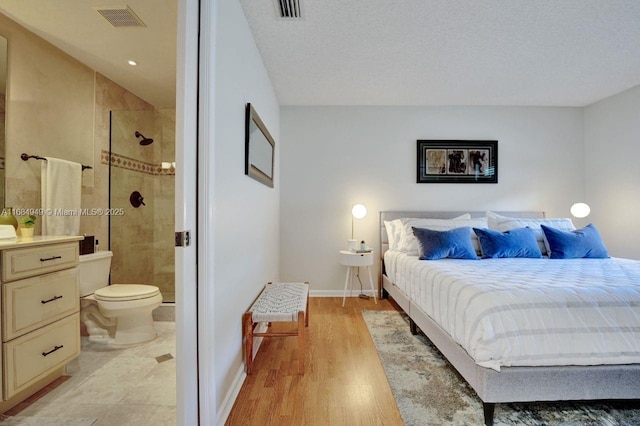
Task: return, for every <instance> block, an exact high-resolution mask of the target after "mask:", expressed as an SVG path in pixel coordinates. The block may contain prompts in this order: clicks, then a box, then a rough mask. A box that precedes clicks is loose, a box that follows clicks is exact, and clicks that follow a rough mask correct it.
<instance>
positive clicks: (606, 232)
mask: <svg viewBox="0 0 640 426" xmlns="http://www.w3.org/2000/svg"><path fill="white" fill-rule="evenodd" d="M584 117H585V126H584V135H585V153H586V155H585V161H586V165H585V171H586V173H585V179H586V202H587V203H589V205H590V206H591V215H590V216H589V219H591V221H592V222H594V223H595V224H596V226H597V227H598V229H599V230H600V233H601V234H602V237H603V239H604V242H605V244H606V245H607V248H608V249H609V252H610V254H611V255H612V256H618V257H629V258H632V259H640V245H638V239H639V238H640V214H639V213H638V211H640V188H639V187H640V165H639V163H638V159H640V86H636V87H634V88H632V89H629V90H627V91H625V92H622V93H620V94H617V95H614V96H611V97H609V98H606V99H604V100H602V101H599V102H597V103H595V104H593V105H590V106H588V107H586V108H585V115H584Z"/></svg>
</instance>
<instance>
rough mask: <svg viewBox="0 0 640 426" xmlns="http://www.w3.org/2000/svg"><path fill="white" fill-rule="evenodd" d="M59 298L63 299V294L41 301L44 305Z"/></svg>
mask: <svg viewBox="0 0 640 426" xmlns="http://www.w3.org/2000/svg"><path fill="white" fill-rule="evenodd" d="M58 299H62V296H53V297H52V298H51V299H49V300H41V301H40V303H42V304H43V305H44V304H46V303H49V302H53V301H54V300H58Z"/></svg>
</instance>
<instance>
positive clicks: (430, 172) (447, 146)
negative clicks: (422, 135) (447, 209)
mask: <svg viewBox="0 0 640 426" xmlns="http://www.w3.org/2000/svg"><path fill="white" fill-rule="evenodd" d="M416 169H417V170H416V171H417V180H416V182H417V183H498V141H495V140H418V141H417V165H416Z"/></svg>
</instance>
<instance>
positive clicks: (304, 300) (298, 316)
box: [242, 282, 309, 374]
mask: <svg viewBox="0 0 640 426" xmlns="http://www.w3.org/2000/svg"><path fill="white" fill-rule="evenodd" d="M260 322H266V323H268V327H270V326H271V323H272V322H297V323H298V328H297V331H281V332H278V331H267V332H266V333H256V332H255V331H254V330H255V328H256V326H257V325H258V323H260ZM308 326H309V283H308V282H304V283H275V284H273V283H268V284H267V285H266V286H265V288H264V290H263V291H262V293H260V296H258V298H257V299H256V301H255V302H253V305H252V306H251V308H250V309H249V310H248V311H247V312H246V313H245V314H244V315H243V317H242V334H243V339H242V341H243V344H244V354H245V363H246V368H247V374H251V368H252V365H253V338H254V337H288V336H297V337H298V374H304V359H305V352H306V348H305V336H304V328H305V327H308Z"/></svg>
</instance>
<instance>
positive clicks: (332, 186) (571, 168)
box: [280, 107, 584, 295]
mask: <svg viewBox="0 0 640 426" xmlns="http://www.w3.org/2000/svg"><path fill="white" fill-rule="evenodd" d="M280 116H281V121H280V126H281V127H280V131H281V135H282V136H281V147H282V149H281V161H282V166H281V175H282V179H281V201H280V208H281V217H280V242H281V245H280V275H281V278H282V279H283V280H285V281H287V280H309V281H310V282H311V285H312V289H315V290H316V294H322V293H323V292H324V294H327V295H329V294H334V295H335V294H339V295H341V294H342V292H341V289H342V288H343V286H344V273H345V271H344V267H340V266H339V264H338V261H337V257H338V256H337V252H338V250H341V249H343V248H345V247H346V240H347V239H348V238H349V237H350V234H351V212H350V211H351V205H352V204H354V203H359V202H360V203H364V204H365V205H366V206H367V208H368V210H369V213H368V215H367V216H366V217H365V218H364V219H362V220H360V221H356V223H355V229H356V233H355V237H356V238H358V239H365V240H366V241H367V243H368V244H369V245H371V246H372V247H374V248H376V250H377V249H378V245H379V237H378V220H379V217H378V212H379V211H381V210H490V209H493V210H529V209H532V210H544V211H546V212H547V215H548V216H549V217H556V216H561V217H567V216H569V207H570V206H571V204H572V203H573V202H574V201H575V200H581V199H583V198H584V153H583V110H582V109H581V108H552V107H540V108H536V107H283V108H281V111H280ZM417 139H497V140H498V141H499V142H498V154H499V158H498V165H499V183H498V184H416V183H415V182H416V140H417ZM376 271H377V265H376ZM376 273H377V272H376ZM375 279H376V278H374V281H375ZM364 284H365V285H368V283H367V281H364ZM318 290H320V292H319V293H318Z"/></svg>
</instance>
